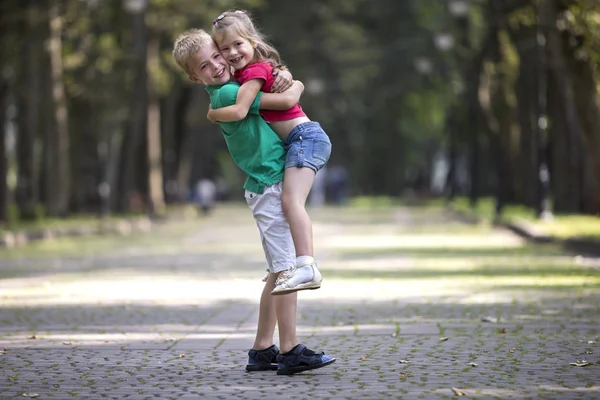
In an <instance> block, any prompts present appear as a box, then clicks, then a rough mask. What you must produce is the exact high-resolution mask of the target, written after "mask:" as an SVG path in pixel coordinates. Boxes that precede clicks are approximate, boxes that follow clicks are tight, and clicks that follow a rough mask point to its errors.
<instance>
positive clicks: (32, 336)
mask: <svg viewBox="0 0 600 400" xmlns="http://www.w3.org/2000/svg"><path fill="white" fill-rule="evenodd" d="M27 339H37V337H35V335H31V336H29V337H28V338H27Z"/></svg>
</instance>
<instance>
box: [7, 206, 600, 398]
mask: <svg viewBox="0 0 600 400" xmlns="http://www.w3.org/2000/svg"><path fill="white" fill-rule="evenodd" d="M311 214H312V215H313V220H314V230H315V243H316V250H317V253H318V258H319V261H320V265H321V269H322V271H323V274H324V282H323V287H322V289H321V290H318V291H311V292H308V293H302V294H301V295H300V302H299V316H300V319H299V334H300V336H301V339H302V340H303V341H304V342H305V343H307V344H308V345H309V346H310V347H316V348H320V349H323V350H326V351H327V352H329V353H332V354H334V355H335V356H336V357H337V358H338V361H337V362H336V363H335V364H333V365H332V366H331V367H327V368H323V369H320V370H315V371H312V372H308V373H303V374H298V375H295V376H292V377H280V376H276V375H275V374H274V373H253V374H248V373H245V372H244V366H245V362H246V358H245V352H246V350H247V349H248V348H249V346H251V345H252V339H253V336H254V328H255V324H256V318H257V314H256V308H257V299H258V296H259V294H260V291H261V286H262V283H261V281H260V279H261V278H262V276H263V272H264V261H263V255H262V250H261V248H260V245H259V242H258V233H257V231H256V227H255V225H254V223H253V221H252V219H251V216H250V214H249V212H248V211H247V209H246V208H244V207H243V206H223V207H221V208H220V209H219V210H217V212H216V213H215V214H214V215H212V216H210V217H208V218H200V219H194V220H188V221H178V222H172V223H168V224H166V225H163V226H159V227H158V228H156V229H155V230H153V231H152V232H151V233H150V234H143V235H135V236H131V237H117V236H107V237H96V238H79V239H60V240H56V241H53V242H48V243H40V244H36V245H32V246H28V247H25V248H20V249H12V250H4V251H1V252H0V399H17V398H27V397H29V398H39V399H50V398H52V399H104V398H106V399H155V398H159V399H200V398H207V399H265V398H290V399H292V398H293V399H315V398H320V399H365V398H366V399H396V398H398V399H400V398H402V399H413V398H414V399H421V398H424V399H430V398H431V399H443V398H453V397H456V396H459V395H460V394H461V393H464V394H466V395H467V396H468V398H499V399H505V398H518V399H522V398H534V399H537V398H548V399H568V398H578V399H597V398H600V357H599V354H600V348H599V345H598V342H599V341H600V269H599V268H598V266H599V264H600V260H598V259H590V258H584V257H577V256H576V255H569V254H565V253H562V252H561V251H560V250H559V249H557V248H555V247H551V246H545V247H530V246H527V245H525V244H524V243H522V242H521V240H520V239H518V238H517V237H516V236H513V235H512V234H510V233H508V232H503V231H497V230H492V229H490V228H489V227H485V226H467V225H462V224H460V223H458V222H455V221H451V220H449V219H447V218H446V217H444V216H443V215H442V214H441V213H439V212H437V211H435V210H422V209H385V208H381V209H372V210H367V209H344V208H341V209H335V208H327V209H321V210H313V211H311ZM573 364H575V365H573Z"/></svg>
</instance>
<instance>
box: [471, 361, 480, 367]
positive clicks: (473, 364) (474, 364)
mask: <svg viewBox="0 0 600 400" xmlns="http://www.w3.org/2000/svg"><path fill="white" fill-rule="evenodd" d="M469 365H470V366H471V367H476V366H478V365H479V364H477V363H473V362H472V363H469Z"/></svg>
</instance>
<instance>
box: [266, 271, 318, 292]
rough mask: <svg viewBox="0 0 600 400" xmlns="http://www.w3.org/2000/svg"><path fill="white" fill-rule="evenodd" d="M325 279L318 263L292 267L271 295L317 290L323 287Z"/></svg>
mask: <svg viewBox="0 0 600 400" xmlns="http://www.w3.org/2000/svg"><path fill="white" fill-rule="evenodd" d="M322 280H323V277H322V276H321V272H319V269H318V268H317V264H316V263H312V264H306V265H303V266H301V267H297V266H295V267H292V268H290V269H288V270H287V271H285V272H283V273H282V274H281V275H280V276H279V278H277V281H276V282H275V289H273V291H272V292H271V294H287V293H292V292H296V291H298V290H315V289H318V288H320V287H321V281H322Z"/></svg>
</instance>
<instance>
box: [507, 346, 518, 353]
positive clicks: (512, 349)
mask: <svg viewBox="0 0 600 400" xmlns="http://www.w3.org/2000/svg"><path fill="white" fill-rule="evenodd" d="M515 351H517V349H515V348H514V347H511V348H510V349H508V352H509V353H514V352H515Z"/></svg>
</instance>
